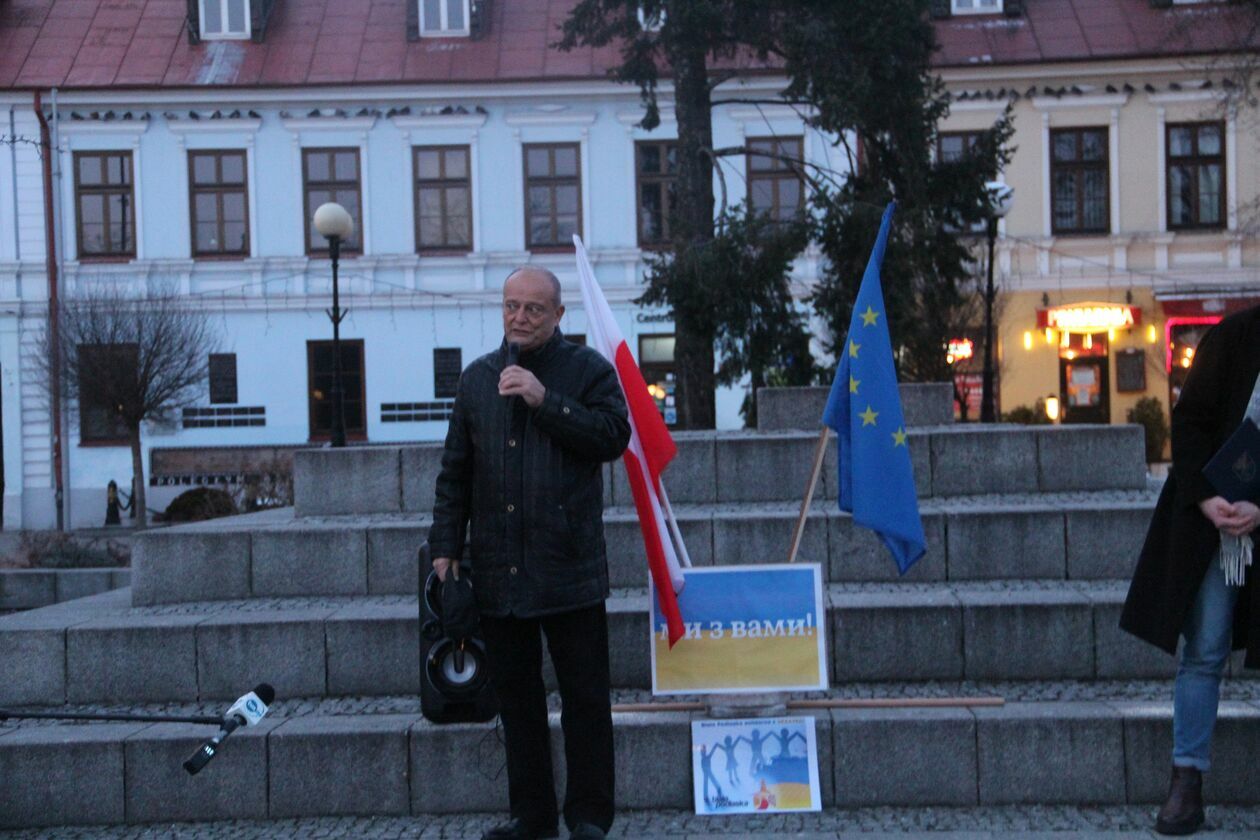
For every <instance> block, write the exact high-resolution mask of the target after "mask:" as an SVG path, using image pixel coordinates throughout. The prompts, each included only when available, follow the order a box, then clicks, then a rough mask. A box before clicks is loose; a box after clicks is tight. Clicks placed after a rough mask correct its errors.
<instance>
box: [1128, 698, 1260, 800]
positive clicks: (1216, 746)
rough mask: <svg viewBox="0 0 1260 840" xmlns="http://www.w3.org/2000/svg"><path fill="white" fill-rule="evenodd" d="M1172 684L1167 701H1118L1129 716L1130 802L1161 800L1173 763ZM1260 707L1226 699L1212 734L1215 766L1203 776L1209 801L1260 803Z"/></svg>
mask: <svg viewBox="0 0 1260 840" xmlns="http://www.w3.org/2000/svg"><path fill="white" fill-rule="evenodd" d="M1171 697H1172V687H1171V686H1169V700H1168V701H1167V702H1164V703H1115V704H1114V705H1115V707H1116V708H1117V709H1118V711H1119V713H1120V716H1121V717H1122V718H1123V720H1124V745H1125V778H1126V779H1127V782H1128V801H1129V802H1130V803H1134V804H1137V803H1158V802H1162V801H1163V799H1164V796H1165V794H1166V793H1167V792H1168V778H1169V774H1170V773H1171V769H1170V768H1171V765H1172V701H1171ZM1257 755H1260V707H1258V706H1256V705H1254V704H1247V703H1239V702H1235V701H1228V700H1226V701H1222V702H1221V704H1220V708H1219V711H1218V713H1217V719H1216V730H1215V732H1214V734H1213V737H1212V756H1211V758H1212V770H1211V772H1208V773H1205V774H1204V776H1203V796H1204V799H1206V800H1207V802H1208V803H1211V804H1216V803H1221V804H1224V803H1230V802H1232V803H1238V804H1245V805H1255V804H1257V803H1260V786H1257V785H1256V782H1255V773H1256V756H1257Z"/></svg>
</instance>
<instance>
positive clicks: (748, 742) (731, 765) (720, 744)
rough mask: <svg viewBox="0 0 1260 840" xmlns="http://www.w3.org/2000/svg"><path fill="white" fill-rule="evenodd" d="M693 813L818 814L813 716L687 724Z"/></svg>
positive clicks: (819, 802) (819, 804)
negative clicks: (790, 812) (789, 812)
mask: <svg viewBox="0 0 1260 840" xmlns="http://www.w3.org/2000/svg"><path fill="white" fill-rule="evenodd" d="M691 768H692V772H691V777H692V787H693V788H694V796H695V802H696V813H697V814H701V815H706V814H757V813H774V812H776V811H819V810H822V793H821V791H820V789H819V786H818V743H817V741H816V740H815V735H814V719H813V718H812V717H783V718H746V719H739V720H697V721H692V724H691Z"/></svg>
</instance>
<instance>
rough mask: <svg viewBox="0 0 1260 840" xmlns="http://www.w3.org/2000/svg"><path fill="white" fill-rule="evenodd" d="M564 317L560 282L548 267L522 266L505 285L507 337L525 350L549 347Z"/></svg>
mask: <svg viewBox="0 0 1260 840" xmlns="http://www.w3.org/2000/svg"><path fill="white" fill-rule="evenodd" d="M563 316H564V305H563V304H561V303H560V281H559V280H557V279H556V275H554V274H552V273H551V272H550V271H548V270H547V269H545V268H538V267H537V266H532V265H530V266H522V267H521V268H518V269H516V270H515V271H513V272H512V273H511V274H509V275H508V278H507V280H506V281H505V282H504V283H503V335H504V337H505V338H506V339H507V341H508V342H509V343H514V344H517V345H519V346H520V349H521V350H534V349H536V348H538V347H541V346H542V345H544V344H546V343H547V342H548V341H549V340H550V339H551V337H552V336H553V335H555V332H556V327H558V326H559V325H560V319H561V318H562V317H563Z"/></svg>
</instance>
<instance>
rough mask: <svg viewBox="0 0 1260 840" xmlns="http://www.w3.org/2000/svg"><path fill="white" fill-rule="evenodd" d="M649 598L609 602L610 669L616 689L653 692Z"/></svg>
mask: <svg viewBox="0 0 1260 840" xmlns="http://www.w3.org/2000/svg"><path fill="white" fill-rule="evenodd" d="M650 643H651V642H650V635H649V632H648V596H646V595H632V596H628V597H623V598H610V599H609V600H608V650H609V651H610V653H611V655H610V659H609V666H610V668H611V674H610V677H611V680H612V684H613V687H614V688H651V687H652V661H651V650H650V648H649V645H650Z"/></svg>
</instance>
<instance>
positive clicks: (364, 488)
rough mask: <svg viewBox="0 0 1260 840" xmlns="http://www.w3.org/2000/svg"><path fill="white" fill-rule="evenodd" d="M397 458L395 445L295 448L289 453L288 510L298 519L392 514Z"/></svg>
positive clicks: (398, 504)
mask: <svg viewBox="0 0 1260 840" xmlns="http://www.w3.org/2000/svg"><path fill="white" fill-rule="evenodd" d="M401 465H402V460H401V456H400V454H399V448H398V447H396V446H347V447H345V448H343V449H331V448H329V449H322V448H321V449H299V450H297V451H296V452H294V453H293V508H294V511H295V512H296V514H297V515H298V516H339V515H345V514H354V513H398V512H399V511H401V510H402V498H403V491H402V466H401Z"/></svg>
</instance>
